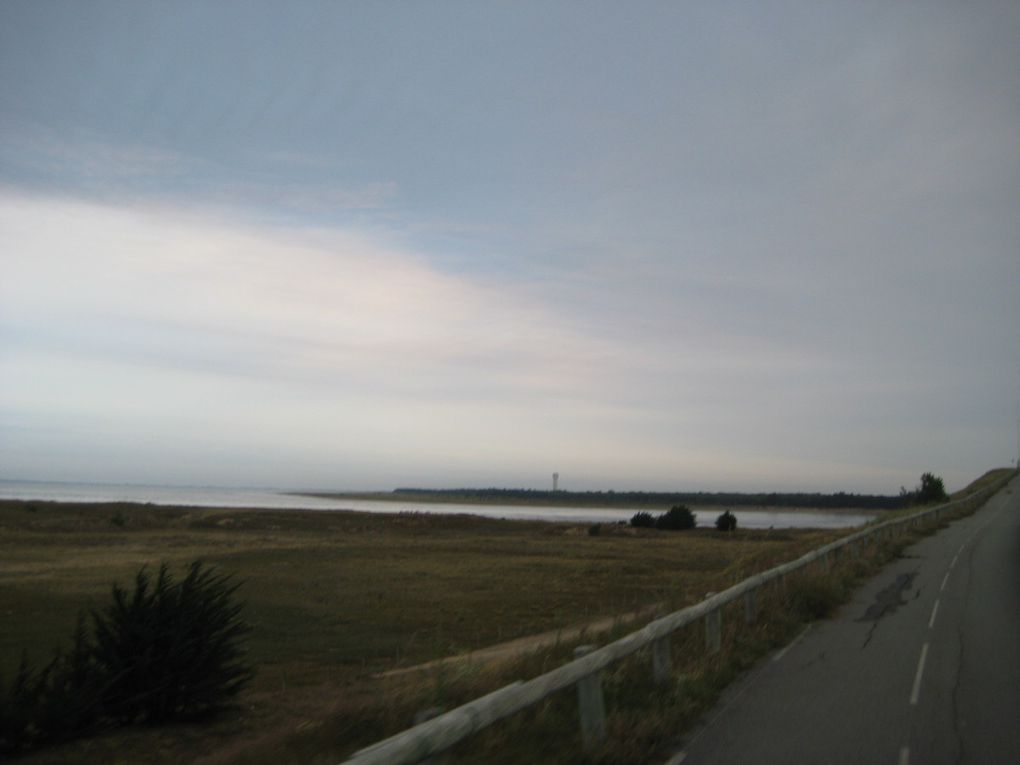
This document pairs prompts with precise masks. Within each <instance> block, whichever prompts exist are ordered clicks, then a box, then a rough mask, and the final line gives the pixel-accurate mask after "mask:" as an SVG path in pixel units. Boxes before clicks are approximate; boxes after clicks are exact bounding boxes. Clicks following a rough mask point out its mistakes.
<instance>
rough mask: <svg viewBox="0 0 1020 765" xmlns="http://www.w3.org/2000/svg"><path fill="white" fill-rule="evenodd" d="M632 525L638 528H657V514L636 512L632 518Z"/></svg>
mask: <svg viewBox="0 0 1020 765" xmlns="http://www.w3.org/2000/svg"><path fill="white" fill-rule="evenodd" d="M630 525H631V526H633V527H634V528H636V529H651V528H655V516H653V515H652V514H651V513H645V512H641V513H634V515H633V516H631V519H630Z"/></svg>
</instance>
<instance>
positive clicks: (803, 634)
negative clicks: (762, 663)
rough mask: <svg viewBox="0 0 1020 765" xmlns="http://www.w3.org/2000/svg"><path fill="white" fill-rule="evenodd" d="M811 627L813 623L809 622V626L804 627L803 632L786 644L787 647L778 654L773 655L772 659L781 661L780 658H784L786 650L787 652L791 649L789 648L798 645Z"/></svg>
mask: <svg viewBox="0 0 1020 765" xmlns="http://www.w3.org/2000/svg"><path fill="white" fill-rule="evenodd" d="M809 629H811V625H810V624H809V625H808V626H807V627H805V628H804V629H803V630H802V631H801V633H800V634H799V635H797V637H795V638H794V639H793V640H791V641H790V642H789V643H788V644H787V645H786V646H785V647H784V648H783V650H781V651H780V652H779V653H777V654H776V655H775V656H773V657H772V661H779V660H780V659H782V658H783V657H784V656H786V652H787V651H789V650H790V649H791V648H793V647H794V646H795V645H797V643H799V642H800V639H801V638H802V637H804V636H805V635H806V634H808V630H809Z"/></svg>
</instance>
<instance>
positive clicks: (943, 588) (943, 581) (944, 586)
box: [939, 571, 949, 592]
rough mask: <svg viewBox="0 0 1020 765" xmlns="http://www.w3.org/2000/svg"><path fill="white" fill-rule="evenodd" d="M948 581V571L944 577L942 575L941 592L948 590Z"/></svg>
mask: <svg viewBox="0 0 1020 765" xmlns="http://www.w3.org/2000/svg"><path fill="white" fill-rule="evenodd" d="M948 581H949V572H948V571H947V572H946V575H945V576H944V577H942V586H941V587H939V592H945V591H946V582H948Z"/></svg>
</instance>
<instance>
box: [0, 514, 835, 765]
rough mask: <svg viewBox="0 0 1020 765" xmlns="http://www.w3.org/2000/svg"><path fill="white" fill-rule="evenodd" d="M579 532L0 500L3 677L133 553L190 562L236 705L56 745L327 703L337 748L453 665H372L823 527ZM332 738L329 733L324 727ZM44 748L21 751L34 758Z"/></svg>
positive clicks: (46, 643)
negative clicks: (178, 722) (216, 624)
mask: <svg viewBox="0 0 1020 765" xmlns="http://www.w3.org/2000/svg"><path fill="white" fill-rule="evenodd" d="M587 532H588V526H587V525H584V526H572V525H569V524H549V523H538V522H520V521H512V522H507V521H499V520H490V519H483V518H477V517H471V516H433V515H424V514H423V515H401V516H381V515H371V514H361V513H344V512H294V511H286V512H275V511H244V510H211V509H196V508H158V507H152V506H144V505H125V504H116V505H74V504H59V503H42V502H36V503H25V502H13V501H10V502H0V616H2V617H3V622H4V625H5V629H4V630H3V631H2V632H0V672H3V673H4V674H5V675H6V676H7V677H10V673H11V671H12V670H13V668H14V667H15V666H16V664H17V662H18V661H19V659H20V658H21V656H22V655H26V656H27V657H28V658H29V659H30V660H31V661H33V662H36V663H40V662H43V661H45V660H46V659H48V658H49V655H50V653H51V652H52V650H53V649H55V648H57V647H58V646H61V645H64V644H65V641H66V640H67V639H68V636H69V635H70V633H71V630H72V629H73V626H74V622H75V619H76V617H77V614H78V613H79V611H81V610H82V609H87V608H90V607H97V606H99V605H101V604H103V603H105V601H106V599H107V598H108V594H109V589H110V585H111V583H112V582H113V581H120V582H125V581H128V580H129V579H130V578H131V577H132V576H133V574H134V573H135V572H136V571H137V569H138V568H139V567H140V566H141V565H144V564H148V565H156V564H158V563H159V562H160V561H164V560H165V561H168V562H170V563H171V564H172V565H174V566H181V567H183V566H184V565H185V564H186V563H188V562H190V561H192V560H196V559H201V560H204V561H206V562H208V563H211V564H214V565H216V566H217V567H219V568H220V569H222V570H224V571H226V572H232V573H235V574H236V575H237V576H238V577H239V578H240V579H242V580H244V581H245V584H244V586H243V588H242V590H241V593H240V594H241V596H242V597H243V598H244V599H246V601H247V603H248V606H247V610H246V618H247V620H248V621H249V622H250V623H251V624H252V625H253V627H254V632H253V633H252V637H251V641H250V646H251V655H252V658H253V660H254V662H255V664H256V665H257V667H258V669H259V675H258V678H257V679H256V681H255V683H254V684H253V686H252V688H251V690H250V691H249V692H248V693H247V695H246V696H245V698H244V700H243V702H244V709H243V710H242V712H241V713H239V714H238V715H237V716H236V717H234V718H233V719H230V720H222V721H220V722H219V723H217V725H215V726H212V727H210V728H206V729H191V728H187V727H184V728H181V727H178V728H176V729H175V730H173V731H172V732H168V731H167V730H162V731H143V732H129V733H121V734H117V735H115V736H108V737H105V738H103V739H101V740H97V741H94V742H91V743H88V744H85V743H81V744H76V745H71V746H72V749H71V751H73V753H74V754H73V757H74V759H79V760H81V761H84V762H89V761H91V762H108V761H111V757H112V758H113V759H116V757H119V756H121V755H125V756H128V759H130V755H131V754H132V753H138V752H144V757H143V760H144V761H147V762H177V761H180V760H181V759H182V758H183V759H196V758H198V757H201V756H204V755H210V756H211V755H216V754H217V753H218V752H219V753H221V754H222V753H223V752H224V751H233V750H234V749H235V748H236V747H237V741H238V740H239V739H238V736H240V737H242V738H243V737H245V736H248V735H251V734H252V732H254V731H259V732H264V731H266V730H269V729H272V730H274V731H275V733H274V734H273V735H274V736H278V735H279V733H280V731H283V732H285V733H286V732H294V731H297V730H298V729H301V730H303V731H305V732H306V733H307V731H308V730H310V729H314V728H316V727H318V726H320V725H321V722H322V720H323V719H325V718H326V717H328V712H329V710H330V708H331V707H336V710H337V715H338V716H339V717H340V718H344V717H346V718H347V719H349V720H350V721H351V723H352V725H353V724H354V723H355V722H356V723H357V726H355V727H357V728H358V731H357V735H353V733H352V736H353V737H352V738H351V741H350V742H349V746H354V745H356V744H361V743H366V742H367V741H369V740H371V738H372V737H374V736H376V735H379V734H383V733H386V732H389V731H391V730H397V729H400V728H402V727H404V726H405V725H406V724H407V715H408V714H409V711H408V709H407V708H406V707H407V705H406V704H404V703H402V702H399V699H402V698H410V697H411V696H412V695H415V696H422V702H423V703H431V702H432V701H434V700H435V699H436V698H441V700H443V701H444V702H446V703H448V701H449V697H450V694H452V693H455V692H456V691H455V689H452V688H453V685H456V683H455V682H454V680H456V678H453V680H451V679H450V678H443V677H439V676H437V677H430V678H427V679H426V680H425V682H424V688H425V691H424V693H422V692H421V687H422V686H423V683H422V681H421V679H420V678H419V679H418V681H417V684H418V686H419V688H418V690H417V691H415V693H414V694H412V693H411V692H410V691H409V690H408V689H407V688H406V687H404V688H395V687H393V685H392V683H393V682H395V681H383V680H379V679H378V678H376V677H375V676H376V675H377V674H378V673H380V672H382V671H384V670H388V669H393V668H396V667H407V666H411V665H417V664H420V663H423V662H428V661H431V660H434V659H438V658H442V657H445V656H450V655H453V654H459V653H463V652H467V651H471V650H474V649H479V648H483V647H486V646H489V645H492V644H495V643H500V642H504V641H507V640H511V639H515V638H520V637H523V636H527V635H532V634H535V633H541V632H546V631H549V630H556V629H558V628H560V627H565V626H568V625H576V624H584V623H587V622H589V621H592V620H594V619H597V618H599V617H606V616H613V615H616V614H620V613H624V612H629V611H634V610H637V609H639V608H642V607H645V606H648V605H649V604H653V603H654V604H663V607H670V608H675V607H679V606H681V605H686V604H689V603H693V602H696V601H697V600H699V599H700V598H701V597H702V596H703V595H704V593H705V592H707V591H709V590H720V589H722V588H723V587H725V586H727V585H728V584H731V583H733V582H735V581H738V580H739V579H741V578H743V577H744V576H746V575H747V574H748V573H750V572H752V571H757V570H762V569H764V568H768V567H769V566H771V565H774V564H775V563H776V562H778V561H780V560H789V559H790V558H792V557H796V556H797V555H799V554H801V553H802V552H803V551H806V550H807V549H810V548H812V547H815V546H817V545H818V544H821V543H823V542H825V541H828V540H829V539H832V538H833V537H834V534H833V533H832V532H814V531H804V532H782V533H778V532H771V533H770V532H753V531H740V532H738V533H737V534H734V535H730V536H726V537H721V536H719V535H718V534H717V533H716V532H713V531H704V530H699V531H697V532H692V533H682V534H671V533H664V532H656V531H641V532H636V531H634V530H631V529H629V528H624V527H619V526H603V528H602V533H601V534H599V535H598V536H589V535H588V533H587ZM553 653H555V652H553ZM548 660H549V661H552V660H553V658H549V659H548ZM555 660H557V661H558V660H559V657H558V656H556V657H555ZM538 661H539V662H540V663H541V661H543V660H542V659H539V660H538ZM480 674H482V673H479V672H477V671H474V676H473V677H472V678H471V682H470V686H471V690H470V691H469V690H465V691H464V692H465V693H472V692H474V689H475V688H477V687H478V686H479V685H480V684H481V685H484V684H486V683H488V682H499V681H500V678H499V677H494V678H492V679H491V680H490V679H488V678H481V677H480ZM451 683H452V685H451ZM426 697H429V698H426ZM394 698H397V699H398V702H397V703H395V702H394V700H393V699H394ZM416 703H417V702H416ZM335 727H336V726H334V728H335ZM341 727H343V726H342V725H341ZM153 740H158V741H160V742H161V744H162V745H157V746H153V745H152V741H153ZM104 741H105V742H107V744H108V745H107V744H104ZM133 742H135V743H133ZM182 747H183V748H182ZM337 747H339V748H341V749H342V748H345V744H344V742H343V741H333V742H332V748H333V749H334V751H335V750H336V749H337ZM90 752H92V753H91V754H90ZM53 755H54V756H63V757H65V758H66V756H67V755H68V751H66V750H64V751H61V752H59V753H57V752H54V753H53ZM47 756H48V755H46V754H45V753H40V754H39V755H36V757H38V758H39V759H38V761H39V762H44V761H46V758H47ZM334 759H335V758H334Z"/></svg>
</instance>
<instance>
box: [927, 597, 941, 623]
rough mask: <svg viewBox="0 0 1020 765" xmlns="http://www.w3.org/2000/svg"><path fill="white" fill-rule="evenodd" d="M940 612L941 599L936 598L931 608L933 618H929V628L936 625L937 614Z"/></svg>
mask: <svg viewBox="0 0 1020 765" xmlns="http://www.w3.org/2000/svg"><path fill="white" fill-rule="evenodd" d="M938 612H939V601H938V599H936V600H935V605H934V606H933V607H932V609H931V619H929V620H928V629H931V628H932V627H934V626H935V614H937V613H938Z"/></svg>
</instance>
